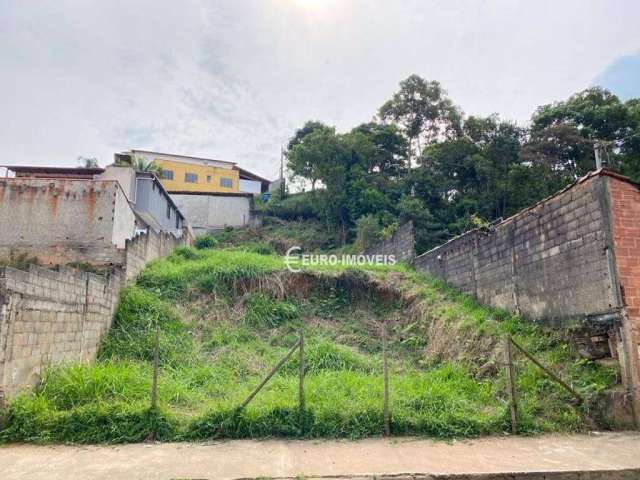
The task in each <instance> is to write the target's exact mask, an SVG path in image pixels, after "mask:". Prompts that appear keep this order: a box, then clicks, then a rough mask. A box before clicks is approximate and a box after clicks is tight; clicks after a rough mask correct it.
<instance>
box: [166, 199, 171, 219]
mask: <svg viewBox="0 0 640 480" xmlns="http://www.w3.org/2000/svg"><path fill="white" fill-rule="evenodd" d="M167 218H171V205H170V204H168V203H167Z"/></svg>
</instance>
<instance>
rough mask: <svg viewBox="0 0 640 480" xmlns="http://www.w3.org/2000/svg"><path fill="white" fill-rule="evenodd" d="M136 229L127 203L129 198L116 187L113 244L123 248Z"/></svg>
mask: <svg viewBox="0 0 640 480" xmlns="http://www.w3.org/2000/svg"><path fill="white" fill-rule="evenodd" d="M135 230H136V216H135V214H134V213H133V209H132V208H131V205H130V204H129V200H128V199H127V196H126V195H125V193H124V191H123V189H122V188H121V187H120V186H119V184H118V188H116V198H115V204H114V206H113V238H112V240H111V241H112V242H113V244H114V245H115V246H116V247H118V248H124V247H125V245H126V243H125V242H126V241H127V240H128V239H131V238H133V236H134V235H135Z"/></svg>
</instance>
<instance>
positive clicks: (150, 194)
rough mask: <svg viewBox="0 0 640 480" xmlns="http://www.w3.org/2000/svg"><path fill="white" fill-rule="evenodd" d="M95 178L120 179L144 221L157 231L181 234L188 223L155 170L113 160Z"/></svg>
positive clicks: (137, 212)
mask: <svg viewBox="0 0 640 480" xmlns="http://www.w3.org/2000/svg"><path fill="white" fill-rule="evenodd" d="M96 178H97V179H100V180H117V181H118V183H119V184H120V185H121V186H122V189H123V190H124V192H125V194H126V196H127V198H128V199H129V202H130V203H131V205H132V208H133V210H134V212H135V213H136V216H137V217H138V219H139V220H141V222H142V223H144V224H146V225H147V226H149V227H151V228H153V229H154V230H155V231H156V232H157V233H159V232H168V233H171V234H172V235H174V236H176V237H180V236H182V232H183V230H184V229H185V228H186V227H187V222H186V219H185V216H184V214H183V213H182V212H181V211H180V208H179V207H178V206H177V205H176V203H175V202H174V200H173V198H171V195H169V193H168V192H167V191H166V190H165V188H164V186H163V185H162V183H161V182H160V181H159V180H158V178H157V177H156V176H155V175H154V174H153V173H149V172H137V171H135V170H134V169H133V168H131V167H129V166H127V165H119V164H114V165H109V166H108V167H107V168H105V169H104V170H103V172H102V173H100V174H99V175H97V176H96Z"/></svg>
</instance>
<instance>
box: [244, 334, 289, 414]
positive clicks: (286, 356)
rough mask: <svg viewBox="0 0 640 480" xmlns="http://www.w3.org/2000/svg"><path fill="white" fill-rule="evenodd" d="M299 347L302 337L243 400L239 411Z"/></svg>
mask: <svg viewBox="0 0 640 480" xmlns="http://www.w3.org/2000/svg"><path fill="white" fill-rule="evenodd" d="M299 347H300V339H298V341H296V343H295V345H294V346H293V347H291V349H290V350H289V351H288V352H287V354H286V355H285V356H284V357H282V358H281V359H280V361H279V362H278V363H277V364H276V366H275V367H273V368H272V369H271V371H270V372H269V373H268V374H267V376H266V377H265V378H264V380H262V381H261V382H260V384H259V385H258V386H257V387H256V388H255V389H254V390H253V392H251V393H250V394H249V396H248V397H247V398H246V399H245V401H244V402H242V404H241V405H240V406H239V407H238V409H237V412H240V411H242V410H243V409H244V408H245V407H246V406H247V405H249V402H250V401H251V400H253V397H255V396H256V395H257V394H258V392H259V391H260V390H262V387H264V386H265V385H266V384H267V382H268V381H269V380H271V377H273V376H274V375H275V374H276V372H277V371H278V370H279V369H280V367H282V365H284V364H285V362H286V361H287V360H289V358H290V357H291V355H293V353H294V352H295V351H296V350H298V348H299Z"/></svg>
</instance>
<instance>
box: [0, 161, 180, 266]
mask: <svg viewBox="0 0 640 480" xmlns="http://www.w3.org/2000/svg"><path fill="white" fill-rule="evenodd" d="M4 168H6V169H7V171H8V175H7V176H6V177H4V178H0V224H2V225H3V226H10V228H2V229H0V260H2V259H11V258H16V257H17V256H28V257H29V258H36V259H37V260H38V261H39V262H40V263H43V264H51V265H53V264H60V263H72V262H87V263H92V264H121V263H122V261H123V259H122V255H123V251H124V249H125V247H126V246H127V242H128V241H131V240H133V239H134V238H135V237H136V236H137V235H139V234H141V233H145V232H149V230H150V229H151V230H153V231H154V233H155V234H159V235H165V236H168V238H169V237H170V239H173V240H170V242H173V241H175V242H181V241H182V237H183V236H184V235H185V232H188V231H189V229H188V224H187V222H186V220H185V217H184V215H183V214H182V212H181V211H180V210H179V208H178V207H177V205H176V204H175V202H174V201H173V199H172V198H171V197H170V196H169V194H168V193H167V192H166V190H165V189H164V187H163V186H162V184H161V183H160V182H159V181H158V179H157V178H155V176H153V175H151V174H147V173H140V172H135V171H134V170H133V169H132V168H130V167H118V166H110V167H107V168H105V169H102V168H89V169H85V168H58V167H34V166H28V167H24V166H7V167H4Z"/></svg>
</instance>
